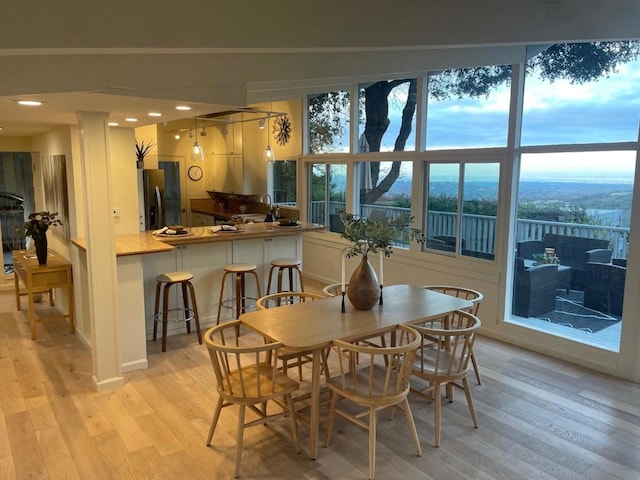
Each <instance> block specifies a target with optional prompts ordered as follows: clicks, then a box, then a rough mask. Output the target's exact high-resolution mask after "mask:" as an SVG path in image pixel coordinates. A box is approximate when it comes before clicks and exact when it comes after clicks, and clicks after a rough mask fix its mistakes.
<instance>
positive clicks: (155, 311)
mask: <svg viewBox="0 0 640 480" xmlns="http://www.w3.org/2000/svg"><path fill="white" fill-rule="evenodd" d="M161 286H162V283H160V282H156V302H155V307H154V309H153V341H154V342H155V341H156V338H157V337H158V312H159V311H160V288H161Z"/></svg>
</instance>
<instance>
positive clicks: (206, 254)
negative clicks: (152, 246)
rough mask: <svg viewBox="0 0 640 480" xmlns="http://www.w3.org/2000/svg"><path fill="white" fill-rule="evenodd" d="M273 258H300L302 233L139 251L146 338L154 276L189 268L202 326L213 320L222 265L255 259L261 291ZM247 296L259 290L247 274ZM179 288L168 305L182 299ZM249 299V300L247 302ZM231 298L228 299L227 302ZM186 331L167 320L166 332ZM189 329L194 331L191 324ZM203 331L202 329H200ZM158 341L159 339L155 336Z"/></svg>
mask: <svg viewBox="0 0 640 480" xmlns="http://www.w3.org/2000/svg"><path fill="white" fill-rule="evenodd" d="M275 258H300V259H301V258H302V237H301V235H290V236H283V237H273V238H256V239H247V240H233V241H228V242H215V243H199V244H193V245H186V246H179V247H176V248H174V249H173V250H172V251H170V252H162V253H152V254H147V255H142V262H143V276H144V311H145V327H146V334H147V338H151V335H152V333H153V311H154V306H155V303H154V302H155V289H156V276H157V275H158V274H159V273H165V272H178V271H180V272H185V271H186V272H191V273H192V274H193V280H192V283H193V286H194V289H195V292H196V300H197V302H198V313H199V316H200V325H201V327H202V329H203V330H204V329H205V328H207V327H208V326H212V325H214V324H215V322H216V319H217V312H218V299H219V297H220V286H221V284H222V277H223V275H224V266H225V265H227V264H229V263H254V264H255V265H256V266H257V267H258V269H257V273H258V277H259V279H260V291H261V293H262V294H264V293H265V290H266V288H267V282H268V278H267V275H268V274H269V268H270V266H271V260H273V259H275ZM234 280H235V279H234V278H233V275H228V276H227V285H226V286H225V298H224V299H225V300H231V299H232V298H233V295H234V288H235V282H234ZM246 287H247V294H246V295H247V296H248V297H250V298H257V296H258V292H257V289H256V287H255V282H254V281H253V279H252V278H251V276H249V277H247V278H246ZM181 302H182V292H181V289H180V288H176V287H172V292H171V297H170V305H169V308H174V307H176V306H178V305H181V304H182V303H181ZM249 303H251V302H249ZM230 304H231V302H229V305H230ZM221 315H222V317H223V318H225V319H229V318H231V316H232V311H231V309H228V308H223V309H222V312H221ZM161 332H162V325H161V324H159V325H158V336H159V337H160V336H161ZM182 332H186V327H185V324H184V323H183V322H180V323H175V322H173V323H170V324H169V330H168V334H169V335H172V334H175V333H182ZM192 332H194V330H193V328H192ZM203 333H204V332H203ZM158 341H159V340H158Z"/></svg>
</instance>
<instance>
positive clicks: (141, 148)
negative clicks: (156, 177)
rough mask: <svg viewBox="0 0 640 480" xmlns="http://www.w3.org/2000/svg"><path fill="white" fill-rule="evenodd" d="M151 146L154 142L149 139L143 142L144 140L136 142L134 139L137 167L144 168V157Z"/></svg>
mask: <svg viewBox="0 0 640 480" xmlns="http://www.w3.org/2000/svg"><path fill="white" fill-rule="evenodd" d="M153 147H155V144H154V143H153V142H152V141H151V140H149V141H148V142H147V143H144V140H143V141H142V142H138V140H137V139H136V159H137V160H136V166H137V167H138V168H144V157H146V156H147V155H149V152H150V151H151V149H152V148H153Z"/></svg>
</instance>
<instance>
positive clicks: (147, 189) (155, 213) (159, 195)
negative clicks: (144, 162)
mask: <svg viewBox="0 0 640 480" xmlns="http://www.w3.org/2000/svg"><path fill="white" fill-rule="evenodd" d="M142 185H143V195H144V225H145V230H157V229H159V228H162V227H164V226H165V202H164V198H165V197H164V185H165V184H164V170H161V169H145V170H144V171H143V172H142Z"/></svg>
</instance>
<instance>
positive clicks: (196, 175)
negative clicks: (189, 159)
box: [188, 165, 202, 182]
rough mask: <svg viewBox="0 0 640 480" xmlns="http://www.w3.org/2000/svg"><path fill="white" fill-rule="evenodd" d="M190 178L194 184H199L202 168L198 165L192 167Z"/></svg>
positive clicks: (190, 168)
mask: <svg viewBox="0 0 640 480" xmlns="http://www.w3.org/2000/svg"><path fill="white" fill-rule="evenodd" d="M188 175H189V178H190V179H191V180H193V181H194V182H197V181H198V180H200V179H201V178H202V168H201V167H200V166H198V165H192V166H191V167H189V171H188Z"/></svg>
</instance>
